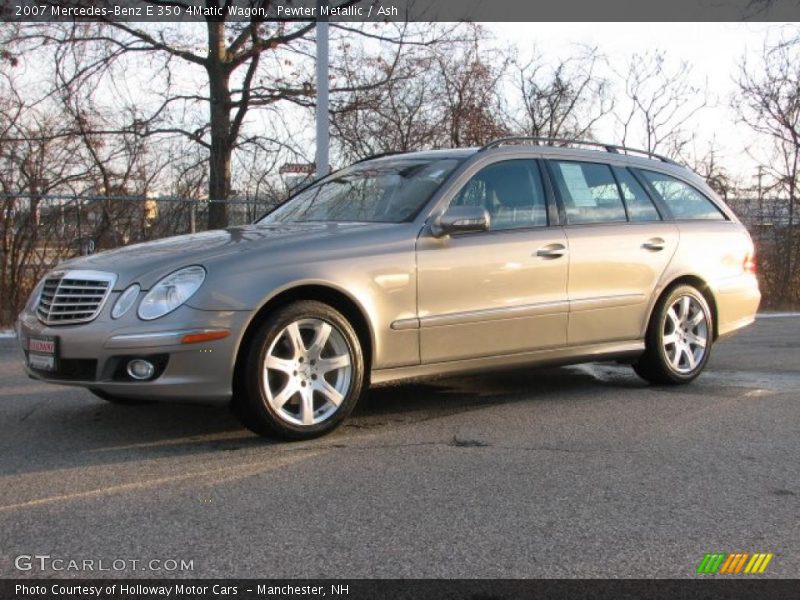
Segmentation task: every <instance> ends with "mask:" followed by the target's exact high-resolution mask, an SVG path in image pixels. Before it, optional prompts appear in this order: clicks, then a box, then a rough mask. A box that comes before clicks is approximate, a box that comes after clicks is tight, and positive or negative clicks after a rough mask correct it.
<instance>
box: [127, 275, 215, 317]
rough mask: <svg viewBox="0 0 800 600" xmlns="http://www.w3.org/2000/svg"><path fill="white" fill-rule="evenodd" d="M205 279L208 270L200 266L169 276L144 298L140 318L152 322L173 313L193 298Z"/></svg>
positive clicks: (140, 307)
mask: <svg viewBox="0 0 800 600" xmlns="http://www.w3.org/2000/svg"><path fill="white" fill-rule="evenodd" d="M205 278H206V270H205V269H204V268H203V267H201V266H199V265H195V266H193V267H186V268H184V269H180V270H179V271H175V272H174V273H171V274H170V275H167V276H166V277H164V278H163V279H162V280H161V281H159V282H158V283H157V284H155V285H154V286H153V288H152V289H151V290H150V291H149V292H147V294H145V296H144V298H142V301H141V303H140V304H139V318H140V319H144V320H145V321H152V320H153V319H157V318H159V317H163V316H164V315H166V314H167V313H170V312H172V311H173V310H175V309H176V308H178V307H179V306H180V305H181V304H183V303H184V302H186V301H187V300H188V299H189V298H191V297H192V295H193V294H194V293H195V292H196V291H197V290H198V288H199V287H200V286H201V285H202V284H203V280H204V279H205Z"/></svg>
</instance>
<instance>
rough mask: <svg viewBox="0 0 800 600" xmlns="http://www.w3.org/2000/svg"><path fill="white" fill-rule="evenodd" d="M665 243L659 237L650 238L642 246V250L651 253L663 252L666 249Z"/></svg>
mask: <svg viewBox="0 0 800 600" xmlns="http://www.w3.org/2000/svg"><path fill="white" fill-rule="evenodd" d="M666 245H667V243H666V242H665V241H664V240H663V239H662V238H660V237H655V238H650V239H649V240H647V241H646V242H645V243H644V244H642V248H644V249H645V250H650V251H652V252H658V251H660V250H663V249H664V248H665V247H666Z"/></svg>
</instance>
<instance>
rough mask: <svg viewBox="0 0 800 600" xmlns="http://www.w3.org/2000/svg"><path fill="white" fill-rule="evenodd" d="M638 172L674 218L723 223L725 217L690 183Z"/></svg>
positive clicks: (656, 174)
mask: <svg viewBox="0 0 800 600" xmlns="http://www.w3.org/2000/svg"><path fill="white" fill-rule="evenodd" d="M637 172H639V173H641V174H642V176H643V177H644V178H645V179H646V180H647V181H648V183H650V185H652V186H653V189H654V190H655V191H656V193H657V194H658V195H659V196H660V197H661V200H662V201H663V202H664V204H666V205H667V207H668V208H669V210H670V212H671V213H672V216H673V217H674V218H675V219H679V220H689V221H698V220H699V221H707V220H715V221H723V220H725V215H724V214H723V213H722V211H720V209H718V208H717V207H716V205H715V204H714V203H713V202H712V201H711V200H710V199H709V198H707V197H706V196H705V195H703V194H701V193H700V192H699V191H697V190H696V189H695V188H693V187H692V186H691V185H689V184H688V183H684V182H683V181H681V180H679V179H676V178H674V177H671V176H669V175H665V174H664V173H657V172H656V171H647V170H645V169H637Z"/></svg>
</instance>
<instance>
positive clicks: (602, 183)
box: [552, 161, 627, 225]
mask: <svg viewBox="0 0 800 600" xmlns="http://www.w3.org/2000/svg"><path fill="white" fill-rule="evenodd" d="M552 165H553V173H554V178H555V184H556V187H557V188H558V191H559V194H560V196H561V199H562V201H563V203H564V210H565V211H566V215H567V224H568V225H579V224H586V223H614V222H620V221H623V222H624V221H626V220H627V218H626V215H625V205H624V204H623V203H622V198H621V197H620V194H619V188H618V187H617V182H616V180H615V179H614V175H613V174H612V173H611V167H609V166H608V165H604V164H599V163H588V162H573V161H552Z"/></svg>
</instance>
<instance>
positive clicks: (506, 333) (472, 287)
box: [417, 159, 569, 363]
mask: <svg viewBox="0 0 800 600" xmlns="http://www.w3.org/2000/svg"><path fill="white" fill-rule="evenodd" d="M466 177H468V178H469V179H468V180H467V182H466V183H465V184H464V185H463V186H461V187H460V188H458V189H457V190H455V191H454V193H453V196H452V199H451V201H450V205H451V206H454V205H475V206H482V207H483V208H485V209H486V210H487V211H488V212H489V214H490V217H491V225H490V229H489V231H486V232H480V233H469V234H460V235H451V236H445V237H443V238H438V239H437V238H434V237H433V236H432V235H430V233H428V232H427V230H426V232H425V233H423V234H422V236H421V237H420V239H419V240H418V242H417V266H418V286H419V287H418V295H419V300H418V306H419V323H420V352H421V358H422V362H423V363H432V362H439V361H449V360H459V359H469V358H478V357H486V356H495V355H503V354H513V353H519V352H527V351H532V350H539V349H545V348H553V347H559V346H564V345H565V344H566V335H567V311H568V303H567V268H568V262H569V254H568V248H567V239H566V236H565V235H564V232H563V230H562V229H561V228H560V227H549V226H548V209H547V199H546V196H545V192H544V187H543V185H542V176H541V172H540V165H539V163H538V162H537V161H536V160H533V159H514V160H503V161H499V162H494V163H491V164H489V165H485V166H482V167H481V166H476V167H475V168H474V172H473V173H472V174H471V176H470V174H469V173H468V174H466Z"/></svg>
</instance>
